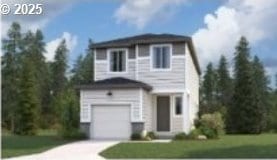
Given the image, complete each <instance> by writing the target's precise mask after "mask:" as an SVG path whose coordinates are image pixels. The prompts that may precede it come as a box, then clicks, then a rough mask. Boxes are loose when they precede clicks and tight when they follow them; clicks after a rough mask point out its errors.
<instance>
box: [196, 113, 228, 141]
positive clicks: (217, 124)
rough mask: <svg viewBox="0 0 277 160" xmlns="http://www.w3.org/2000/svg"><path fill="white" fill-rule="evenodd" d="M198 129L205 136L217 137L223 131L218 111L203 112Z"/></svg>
mask: <svg viewBox="0 0 277 160" xmlns="http://www.w3.org/2000/svg"><path fill="white" fill-rule="evenodd" d="M198 126H199V127H198V128H199V130H200V131H201V132H202V133H203V134H204V135H205V136H207V138H218V136H219V134H221V133H223V131H224V122H223V119H222V116H221V114H220V113H219V112H215V113H213V114H203V115H202V116H201V118H200V120H199V124H198Z"/></svg>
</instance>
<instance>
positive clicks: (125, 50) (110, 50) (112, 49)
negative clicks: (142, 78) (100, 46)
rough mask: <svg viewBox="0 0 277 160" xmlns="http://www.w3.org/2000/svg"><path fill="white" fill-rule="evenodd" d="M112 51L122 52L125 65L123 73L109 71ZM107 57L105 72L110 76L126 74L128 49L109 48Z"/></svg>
mask: <svg viewBox="0 0 277 160" xmlns="http://www.w3.org/2000/svg"><path fill="white" fill-rule="evenodd" d="M114 51H124V52H125V53H126V54H125V59H126V63H125V71H111V67H110V65H111V61H110V60H111V53H112V52H114ZM107 54H108V55H107V56H108V65H107V71H108V73H110V74H123V73H128V62H129V61H128V48H110V49H107Z"/></svg>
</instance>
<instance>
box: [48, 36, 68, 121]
mask: <svg viewBox="0 0 277 160" xmlns="http://www.w3.org/2000/svg"><path fill="white" fill-rule="evenodd" d="M67 53H68V49H67V48H66V41H65V40H62V41H61V43H60V44H59V46H58V47H57V49H56V54H55V57H54V62H53V63H52V64H51V74H52V86H51V94H52V100H51V102H52V104H51V106H52V109H53V111H54V114H53V115H54V117H53V119H52V120H53V121H54V123H56V122H58V123H60V122H61V120H60V118H59V115H60V112H61V111H62V108H61V107H62V106H61V105H60V104H61V102H60V101H61V100H62V98H61V96H62V95H63V92H64V90H65V88H66V86H67V78H66V70H67Z"/></svg>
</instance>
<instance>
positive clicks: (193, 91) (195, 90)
mask: <svg viewBox="0 0 277 160" xmlns="http://www.w3.org/2000/svg"><path fill="white" fill-rule="evenodd" d="M186 50H187V52H189V50H188V48H186ZM186 59H187V66H188V68H187V69H188V70H187V73H188V76H189V77H188V79H187V83H188V84H187V88H188V90H189V92H190V109H189V112H190V120H191V123H193V121H194V119H195V118H196V117H197V112H198V110H199V75H198V73H197V70H196V67H195V65H194V64H193V61H192V57H191V54H187V56H186Z"/></svg>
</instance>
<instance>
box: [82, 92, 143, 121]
mask: <svg viewBox="0 0 277 160" xmlns="http://www.w3.org/2000/svg"><path fill="white" fill-rule="evenodd" d="M107 92H108V90H94V91H92V90H82V91H81V110H80V118H81V122H90V121H91V114H90V113H91V104H112V103H114V104H120V103H124V104H126V103H131V104H132V105H133V107H132V108H131V115H132V117H133V120H139V119H140V105H139V101H140V98H139V89H124V90H123V89H122V90H111V92H112V96H107Z"/></svg>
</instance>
